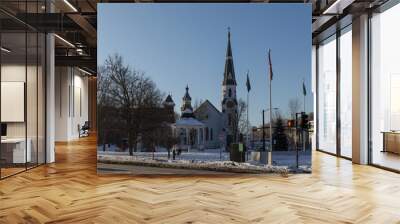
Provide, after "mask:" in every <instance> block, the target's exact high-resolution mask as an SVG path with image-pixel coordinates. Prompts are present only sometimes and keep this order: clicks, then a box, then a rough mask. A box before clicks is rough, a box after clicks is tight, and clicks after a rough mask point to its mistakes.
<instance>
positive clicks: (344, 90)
mask: <svg viewBox="0 0 400 224" xmlns="http://www.w3.org/2000/svg"><path fill="white" fill-rule="evenodd" d="M351 48H352V35H351V26H350V27H348V28H347V29H345V30H344V31H342V35H341V36H340V153H341V155H342V156H345V157H349V158H351V157H352V148H351V145H352V137H351V136H352V49H351Z"/></svg>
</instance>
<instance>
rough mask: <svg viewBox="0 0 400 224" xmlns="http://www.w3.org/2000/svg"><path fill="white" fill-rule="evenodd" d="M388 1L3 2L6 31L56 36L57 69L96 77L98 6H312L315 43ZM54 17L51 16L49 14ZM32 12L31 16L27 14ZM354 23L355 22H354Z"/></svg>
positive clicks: (1, 15)
mask: <svg viewBox="0 0 400 224" xmlns="http://www.w3.org/2000/svg"><path fill="white" fill-rule="evenodd" d="M385 1H387V0H267V1H265V0H247V1H246V0H229V1H228V0H217V1H216V0H202V1H200V0H194V1H189V0H174V1H172V0H154V1H149V0H143V1H141V0H125V1H124V0H122V1H121V0H119V1H117V0H47V5H46V0H34V1H29V0H28V1H25V0H24V1H18V0H2V1H1V2H0V21H1V27H2V31H4V32H18V31H19V30H24V29H25V28H29V29H31V30H36V31H40V32H54V33H56V34H57V37H56V38H55V39H56V40H55V44H56V65H71V66H80V67H82V68H84V69H87V70H89V71H91V72H93V73H95V71H96V66H97V65H96V64H97V63H96V57H97V56H96V55H97V4H98V3H117V2H118V3H129V2H130V3H138V2H160V3H166V2H255V3H257V2H259V3H262V2H266V3H309V4H312V13H313V16H312V21H311V22H312V33H313V40H314V41H315V40H316V39H318V38H317V37H318V36H321V35H322V34H323V32H327V30H329V27H332V26H334V25H335V24H337V21H339V20H341V19H343V18H344V17H346V16H349V15H351V16H353V15H356V14H357V13H359V12H363V11H365V10H368V9H373V8H374V7H377V6H379V5H381V4H383V3H384V2H385ZM50 11H51V12H52V13H49V12H50ZM25 12H28V13H25ZM350 21H351V19H350Z"/></svg>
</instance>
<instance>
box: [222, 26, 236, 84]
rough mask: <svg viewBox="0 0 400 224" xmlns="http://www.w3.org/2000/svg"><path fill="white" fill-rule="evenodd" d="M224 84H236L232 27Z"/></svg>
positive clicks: (229, 33)
mask: <svg viewBox="0 0 400 224" xmlns="http://www.w3.org/2000/svg"><path fill="white" fill-rule="evenodd" d="M223 85H235V86H236V78H235V69H234V67H233V57H232V47H231V28H230V27H228V46H227V48H226V58H225V70H224V81H223Z"/></svg>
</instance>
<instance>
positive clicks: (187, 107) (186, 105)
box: [181, 85, 194, 117]
mask: <svg viewBox="0 0 400 224" xmlns="http://www.w3.org/2000/svg"><path fill="white" fill-rule="evenodd" d="M181 111H182V114H181V117H194V115H193V108H192V97H190V95H189V85H186V92H185V95H184V96H183V98H182V107H181Z"/></svg>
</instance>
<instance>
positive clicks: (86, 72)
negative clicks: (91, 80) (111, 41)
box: [78, 67, 92, 76]
mask: <svg viewBox="0 0 400 224" xmlns="http://www.w3.org/2000/svg"><path fill="white" fill-rule="evenodd" d="M78 70H79V71H81V72H83V73H85V74H87V75H89V76H91V75H92V73H90V72H88V71H86V70H83V69H81V68H79V67H78Z"/></svg>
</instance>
